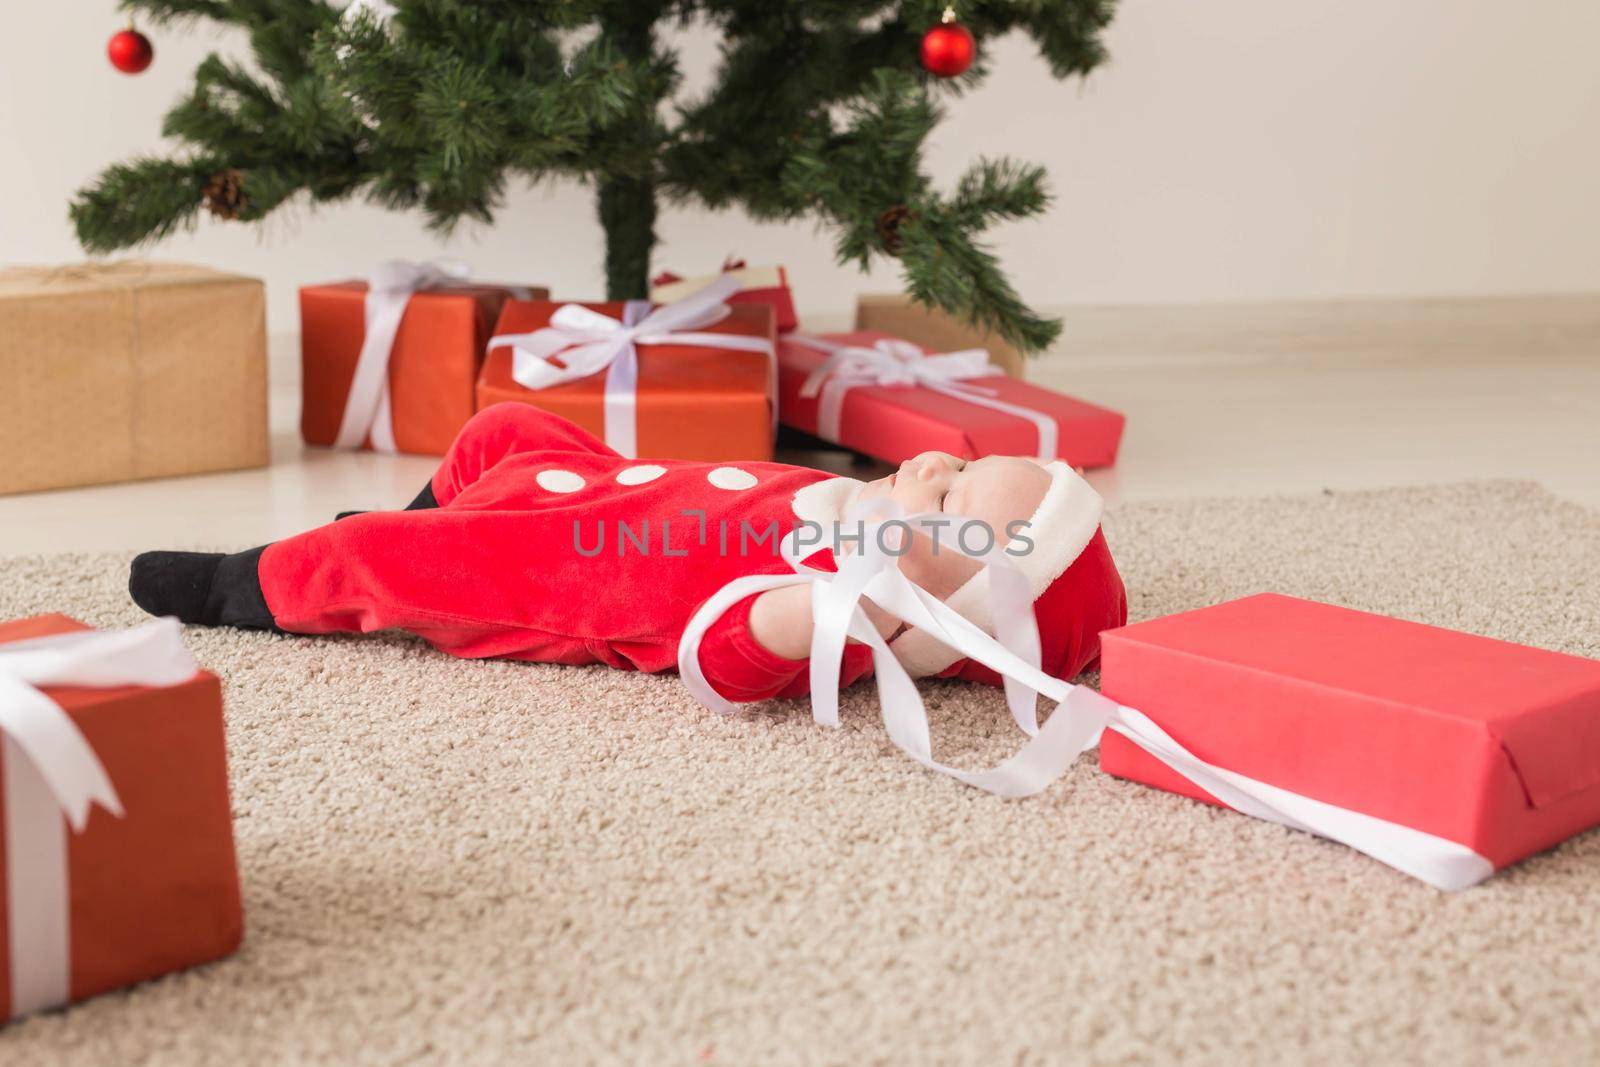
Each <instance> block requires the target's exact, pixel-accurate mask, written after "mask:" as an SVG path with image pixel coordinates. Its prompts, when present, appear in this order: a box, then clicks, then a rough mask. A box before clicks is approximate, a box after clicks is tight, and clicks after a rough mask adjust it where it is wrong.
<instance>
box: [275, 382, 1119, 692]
mask: <svg viewBox="0 0 1600 1067" xmlns="http://www.w3.org/2000/svg"><path fill="white" fill-rule="evenodd" d="M1046 469H1047V470H1048V471H1049V473H1050V475H1051V485H1050V488H1049V490H1048V491H1047V494H1046V496H1045V498H1044V501H1043V502H1042V503H1041V505H1040V506H1039V509H1038V511H1037V512H1036V513H1035V515H1034V516H1033V519H1032V520H1031V525H1030V532H1031V540H1032V541H1033V542H1034V547H1033V550H1032V551H1030V552H1028V553H1027V554H1025V555H1020V556H1017V557H1016V562H1017V566H1018V567H1019V569H1021V570H1022V572H1023V574H1024V575H1025V576H1026V578H1027V581H1028V584H1029V588H1030V590H1031V593H1032V595H1033V597H1034V598H1035V607H1036V610H1037V612H1038V616H1039V619H1040V620H1041V623H1042V624H1043V625H1042V626H1041V638H1042V649H1041V652H1042V656H1041V664H1042V666H1043V668H1044V670H1045V671H1046V672H1048V673H1050V674H1052V675H1054V676H1055V677H1057V678H1071V677H1072V676H1074V675H1076V674H1077V673H1078V672H1079V671H1081V670H1082V669H1083V668H1084V667H1085V666H1087V665H1088V664H1089V663H1090V662H1092V661H1093V660H1094V658H1095V657H1096V656H1097V655H1098V652H1099V633H1100V631H1101V630H1102V629H1106V628H1109V627H1113V626H1118V625H1120V624H1121V623H1122V622H1123V621H1124V617H1125V614H1126V607H1125V599H1124V595H1123V588H1122V582H1121V579H1120V578H1119V577H1118V575H1117V571H1116V567H1115V565H1114V564H1113V563H1112V560H1111V556H1110V553H1109V551H1108V550H1107V548H1106V544H1105V540H1104V538H1103V536H1102V535H1101V533H1100V529H1099V519H1100V507H1101V504H1100V498H1099V496H1098V495H1097V494H1096V493H1095V492H1094V490H1093V489H1091V488H1090V487H1089V486H1088V484H1087V483H1086V482H1084V481H1083V479H1082V478H1080V477H1079V476H1078V475H1077V474H1076V473H1075V472H1074V471H1072V470H1071V468H1069V467H1067V466H1066V465H1065V464H1061V463H1052V464H1050V465H1048V467H1047V468H1046ZM861 486H862V483H860V482H858V481H855V480H853V479H849V478H837V477H830V476H829V475H827V474H824V473H822V472H819V471H814V470H809V469H806V468H801V467H792V466H788V465H785V464H779V463H741V464H739V465H737V466H723V465H718V464H714V463H697V462H683V461H674V460H660V461H638V460H630V459H626V458H624V457H622V456H621V455H619V454H618V453H616V452H614V451H613V450H611V449H610V448H608V447H607V446H606V445H605V443H604V442H602V441H600V440H599V439H598V438H596V437H594V436H592V435H591V434H589V433H587V432H585V431H583V430H581V429H579V428H578V427H576V426H574V425H572V424H571V423H569V422H566V421H565V420H562V419H559V418H557V417H555V416H552V415H548V414H546V413H544V412H541V411H539V410H538V409H536V408H533V407H530V406H526V405H520V404H503V405H498V406H496V407H492V408H489V409H487V410H485V411H483V412H481V413H479V414H478V415H477V416H476V417H475V418H474V419H473V420H472V421H471V422H470V423H469V424H468V425H467V426H466V427H465V428H464V429H463V430H462V432H461V434H460V436H459V437H458V439H457V440H456V442H455V444H454V445H453V446H452V447H451V449H450V452H449V454H448V455H447V456H446V457H445V459H444V462H443V463H442V464H441V466H440V467H439V469H438V471H437V473H436V474H435V475H434V477H433V481H432V491H433V496H434V498H435V499H436V500H437V502H438V504H439V507H438V508H436V509H432V510H424V511H405V512H373V513H368V514H363V515H357V516H354V517H351V518H348V519H344V520H341V521H339V522H336V523H333V524H330V525H328V526H324V527H321V528H319V529H316V530H312V531H310V532H308V533H305V534H301V535H299V536H297V537H291V538H289V539H287V540H284V541H279V542H277V543H275V544H272V545H269V546H267V548H266V549H265V550H264V552H263V553H262V555H261V557H260V561H259V580H260V584H261V592H262V594H263V596H264V598H265V601H266V606H267V608H268V609H269V610H270V612H271V615H272V619H273V621H274V622H275V623H276V625H277V626H278V627H280V628H282V629H284V630H287V631H290V632H294V633H305V634H320V633H333V632H339V631H359V632H364V631H372V630H382V629H388V628H391V627H399V628H402V629H405V630H409V631H411V632H412V633H415V634H417V635H419V636H421V637H423V638H424V639H426V640H427V641H428V642H429V643H431V644H432V645H434V646H435V647H436V648H439V649H440V650H442V651H445V652H448V653H451V654H452V655H458V656H471V657H483V656H503V657H509V658H513V659H525V660H537V661H540V662H545V663H565V664H584V663H604V664H607V665H610V666H613V667H619V668H622V669H629V670H644V671H663V670H668V669H670V668H672V667H673V666H674V665H675V664H676V662H677V656H678V650H679V644H680V640H681V639H682V637H683V636H684V633H685V630H686V628H687V627H688V625H689V623H690V620H691V618H692V617H693V616H694V614H695V612H696V610H697V609H699V608H700V607H701V606H702V605H704V604H705V603H706V602H707V601H708V599H710V598H711V597H712V596H713V595H714V594H716V593H717V592H718V591H719V590H722V589H724V588H725V587H726V586H728V585H729V583H731V582H733V581H734V580H735V579H738V578H742V577H747V576H751V575H784V574H790V573H792V571H791V564H790V562H789V561H788V560H786V559H785V558H784V557H783V556H782V555H781V554H780V553H779V552H778V550H777V549H778V545H779V542H780V541H782V540H787V542H788V543H789V544H791V545H794V544H796V543H799V542H800V541H801V540H803V539H804V537H805V536H806V535H805V534H804V533H802V532H799V529H798V528H800V527H801V526H802V524H803V523H807V522H809V523H814V524H816V525H817V527H819V528H820V527H831V525H832V524H833V523H835V522H837V521H839V520H840V519H841V518H842V517H843V516H844V514H845V513H846V511H847V510H848V508H849V506H850V504H851V503H852V502H853V501H854V499H855V497H856V496H857V494H859V493H860V490H861ZM819 541H820V538H819ZM808 562H809V563H810V564H811V565H812V566H814V567H817V568H819V569H822V570H825V571H831V570H833V569H834V560H833V558H832V553H831V551H829V549H828V548H827V547H822V548H819V549H818V551H817V552H816V553H814V554H813V556H812V557H811V558H810V559H809V560H808ZM988 573H989V572H988V571H987V570H985V571H981V572H979V574H978V575H977V576H976V577H975V578H973V579H972V580H971V581H970V582H968V583H967V584H966V585H965V586H963V587H962V588H961V589H959V590H958V591H957V592H956V593H955V594H954V595H953V596H952V597H951V598H950V600H949V606H950V607H951V608H953V609H955V610H956V611H958V612H961V613H962V614H963V615H966V616H968V617H969V618H972V619H973V620H974V621H976V622H977V623H978V624H979V625H980V626H984V627H986V628H987V627H989V626H990V625H991V623H992V620H990V619H988V618H986V616H985V612H986V607H987V604H988V597H987V595H986V592H987V586H988V580H989V579H988ZM752 600H753V597H745V598H743V599H742V600H740V601H739V602H737V603H735V604H733V605H732V606H731V608H730V609H729V610H727V611H726V612H725V613H723V614H722V615H721V617H720V618H718V619H717V620H716V621H715V622H714V623H713V624H712V625H711V626H710V627H709V628H708V629H707V630H706V632H705V634H704V637H703V639H702V640H701V642H700V647H699V654H698V656H699V663H700V664H701V667H702V669H703V670H704V672H705V676H706V679H707V680H708V681H709V683H710V684H711V686H712V687H713V688H714V689H715V690H716V692H717V694H719V695H720V696H721V697H723V698H726V699H728V700H735V701H751V700H762V699H766V698H768V697H773V696H798V695H803V694H804V693H806V691H807V688H808V677H807V669H806V668H807V662H806V661H804V660H790V659H784V658H782V657H779V656H775V655H773V654H772V653H771V652H769V651H767V650H766V649H765V648H764V647H762V646H761V645H760V644H758V643H757V642H756V641H755V639H754V638H753V637H752V636H751V634H750V631H749V625H748V621H749V611H750V604H751V601H752ZM891 648H892V650H893V652H894V654H895V656H896V658H897V659H898V660H899V661H900V662H901V663H902V664H903V665H904V666H905V667H906V669H907V670H908V671H909V672H910V674H911V675H913V676H925V675H939V676H960V677H967V678H972V679H975V680H981V681H986V682H990V683H994V682H995V681H996V680H997V679H996V675H995V674H994V672H993V671H992V670H990V669H989V668H988V667H985V666H983V665H981V664H978V663H974V662H970V661H969V660H968V659H966V658H963V657H962V656H961V654H960V653H959V652H956V651H953V650H952V649H950V648H948V647H945V646H944V645H943V644H941V643H939V642H938V641H937V640H935V639H934V638H933V637H931V636H930V635H929V634H928V633H927V632H925V631H921V630H916V629H912V630H908V631H906V632H905V633H903V634H901V635H900V636H899V637H897V638H896V639H895V640H894V642H893V643H892V645H891ZM843 655H844V664H843V668H842V681H843V682H844V683H846V684H848V683H849V682H851V681H854V680H855V679H857V678H860V677H861V676H863V675H864V674H866V673H868V672H869V671H870V670H871V669H872V652H871V649H870V648H868V647H867V646H866V645H862V644H854V643H852V644H850V645H848V646H847V647H846V648H845V650H844V653H843Z"/></svg>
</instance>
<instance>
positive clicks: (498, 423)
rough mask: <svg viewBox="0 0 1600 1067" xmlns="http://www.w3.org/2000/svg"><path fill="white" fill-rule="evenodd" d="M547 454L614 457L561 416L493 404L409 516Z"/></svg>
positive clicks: (466, 429) (456, 445)
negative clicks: (524, 455)
mask: <svg viewBox="0 0 1600 1067" xmlns="http://www.w3.org/2000/svg"><path fill="white" fill-rule="evenodd" d="M543 449H556V450H561V451H567V452H598V453H600V454H601V455H612V454H613V453H612V451H611V449H610V448H609V447H608V446H607V445H606V443H605V442H604V441H602V440H600V439H599V438H597V437H595V436H594V435H593V434H591V433H589V432H588V431H586V430H583V429H581V428H579V427H577V426H574V425H573V424H572V423H570V422H568V421H567V420H566V419H563V418H561V417H560V416H559V415H552V414H550V413H549V412H547V411H541V410H540V409H538V408H536V407H534V406H532V405H531V404H513V403H506V404H495V405H493V406H492V407H487V408H484V409H483V410H482V411H480V412H478V413H477V414H476V415H474V416H473V417H472V418H471V419H469V420H468V421H467V424H466V425H465V426H463V427H461V432H460V433H458V434H456V439H455V440H454V441H452V442H451V444H450V450H449V451H448V452H446V453H445V455H444V459H443V461H441V462H440V464H439V469H438V470H436V471H435V472H434V474H433V477H432V478H431V479H429V481H428V484H427V485H424V486H423V487H422V491H421V492H420V493H418V494H417V496H416V499H414V500H412V501H411V503H409V504H407V505H406V506H405V510H406V511H425V510H427V509H429V508H436V507H439V506H440V505H442V504H448V503H449V502H450V501H451V500H454V499H455V497H456V495H457V494H459V493H460V492H461V491H462V490H463V489H466V488H467V487H468V486H470V485H472V484H473V483H474V482H476V481H477V480H478V479H479V478H481V477H482V476H483V473H484V472H485V471H487V470H488V469H489V468H490V467H493V466H494V465H495V464H496V463H499V462H500V461H501V460H502V459H505V458H506V457H507V456H513V455H516V454H517V453H519V452H533V451H538V450H543ZM365 514H368V512H364V511H341V512H340V513H339V515H338V517H339V518H340V519H349V518H352V517H354V516H356V515H365Z"/></svg>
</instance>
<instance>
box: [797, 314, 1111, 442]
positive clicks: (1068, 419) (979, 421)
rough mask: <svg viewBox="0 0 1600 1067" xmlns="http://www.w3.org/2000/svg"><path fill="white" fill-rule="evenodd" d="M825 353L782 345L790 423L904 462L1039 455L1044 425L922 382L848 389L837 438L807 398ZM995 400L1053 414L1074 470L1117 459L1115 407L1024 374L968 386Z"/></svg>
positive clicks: (857, 340) (839, 338)
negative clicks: (928, 457) (946, 456)
mask: <svg viewBox="0 0 1600 1067" xmlns="http://www.w3.org/2000/svg"><path fill="white" fill-rule="evenodd" d="M888 336H889V335H888V334H884V333H879V332H877V331H862V332H857V333H845V334H823V335H821V338H820V339H821V340H823V341H828V342H833V343H837V344H848V345H859V346H863V347H871V346H872V345H873V344H874V343H875V342H877V341H879V340H881V339H884V338H886V337H888ZM827 358H828V357H827V354H826V353H824V352H821V351H818V350H817V349H815V348H811V347H808V346H806V345H803V344H801V343H799V342H797V341H795V340H794V339H793V338H785V339H781V340H780V341H779V342H778V414H779V418H780V419H781V420H782V422H783V424H784V425H785V426H792V427H794V428H795V429H797V430H802V431H804V432H805V433H808V434H812V435H814V436H818V437H821V438H823V439H824V440H830V441H832V443H834V444H838V445H842V446H844V447H845V448H850V449H854V450H855V451H857V452H862V453H865V454H866V455H869V456H874V457H876V458H878V459H880V460H883V461H884V462H886V463H900V462H902V461H903V460H906V459H909V458H911V457H912V456H915V455H917V454H918V453H919V452H928V451H940V452H948V453H950V454H951V455H953V456H960V457H962V458H964V459H976V458H978V457H980V456H991V455H1000V456H1036V455H1038V454H1039V453H1038V450H1039V430H1038V427H1037V426H1035V425H1034V423H1032V422H1030V421H1029V420H1028V419H1027V418H1024V417H1021V416H1019V415H1017V414H1012V413H1009V412H1006V411H999V410H995V409H994V408H992V407H986V406H984V405H983V404H982V403H981V402H980V399H981V398H980V399H965V398H962V397H958V396H950V395H947V394H944V393H939V392H935V391H933V390H931V389H927V388H924V387H922V386H918V385H911V384H906V385H899V384H897V385H859V386H856V387H854V388H852V389H850V390H849V392H848V393H846V394H845V396H844V400H843V407H842V411H841V415H840V424H839V431H840V432H839V435H838V437H837V439H834V438H832V437H830V436H829V434H828V433H827V432H826V428H825V427H823V426H822V425H820V423H821V421H822V420H821V411H822V404H823V400H824V396H823V395H818V396H811V397H806V396H802V395H801V393H802V390H803V388H804V385H805V382H806V379H807V378H808V377H809V376H810V375H811V373H812V372H813V371H814V370H816V369H817V368H818V367H820V366H821V365H822V364H823V362H824V361H825V360H826V359H827ZM962 384H964V385H968V386H972V387H976V389H977V390H980V391H982V392H983V393H984V394H985V395H987V396H989V397H991V398H992V399H995V400H1000V401H1004V402H1005V403H1008V404H1012V405H1015V406H1017V407H1021V408H1027V409H1029V410H1031V411H1034V412H1039V413H1041V414H1043V415H1046V416H1048V417H1049V418H1050V419H1051V420H1052V421H1053V422H1054V423H1055V427H1056V448H1055V450H1054V451H1055V455H1054V456H1051V457H1049V458H1053V459H1063V460H1065V461H1067V462H1068V463H1070V464H1072V465H1073V466H1074V467H1085V468H1086V467H1103V466H1108V465H1110V464H1112V463H1114V462H1116V458H1117V448H1118V446H1119V445H1120V443H1121V441H1122V426H1123V422H1124V419H1123V416H1122V415H1121V414H1119V413H1118V412H1115V411H1112V410H1110V409H1109V408H1103V407H1100V406H1098V405H1095V404H1090V403H1086V402H1084V401H1082V400H1077V399H1074V398H1073V397H1070V396H1065V395H1063V394H1061V393H1057V392H1054V391H1052V390H1049V389H1045V388H1043V387H1042V386H1037V385H1033V384H1031V383H1029V382H1025V381H1023V380H1021V379H1020V378H1012V377H1009V376H1007V375H1003V374H996V375H991V376H986V377H981V378H974V379H969V380H967V381H966V382H964V383H962Z"/></svg>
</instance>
